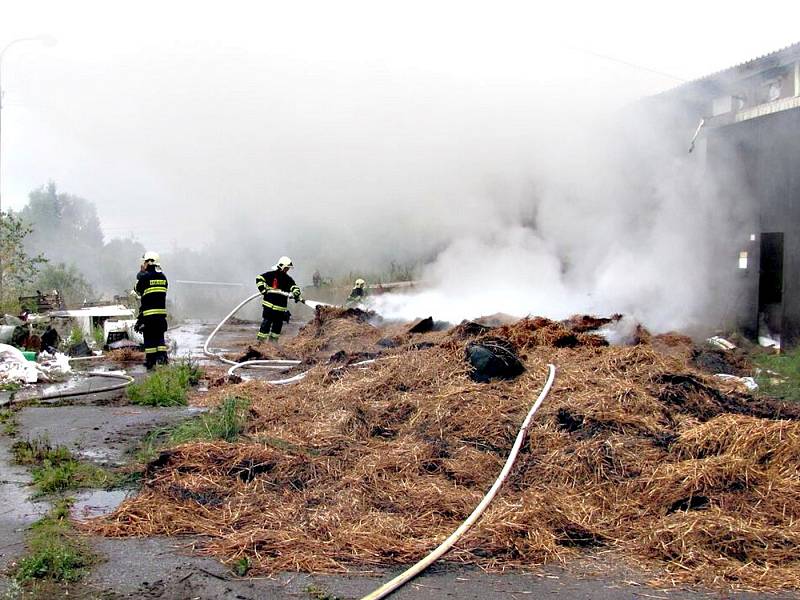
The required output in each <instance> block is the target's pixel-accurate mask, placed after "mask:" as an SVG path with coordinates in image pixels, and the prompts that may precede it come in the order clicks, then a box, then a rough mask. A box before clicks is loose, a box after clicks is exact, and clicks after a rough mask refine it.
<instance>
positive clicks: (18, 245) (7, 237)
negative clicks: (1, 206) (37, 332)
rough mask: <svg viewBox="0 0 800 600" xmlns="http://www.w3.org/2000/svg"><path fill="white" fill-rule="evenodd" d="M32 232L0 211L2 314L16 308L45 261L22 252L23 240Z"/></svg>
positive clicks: (0, 305) (21, 221) (9, 213)
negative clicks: (19, 299) (20, 297)
mask: <svg viewBox="0 0 800 600" xmlns="http://www.w3.org/2000/svg"><path fill="white" fill-rule="evenodd" d="M32 231H33V229H32V228H31V227H30V226H29V225H27V224H26V223H25V222H24V221H23V220H22V219H21V218H20V217H18V216H17V215H15V214H14V213H12V212H7V213H6V212H0V276H2V285H3V287H2V291H0V308H1V309H2V310H3V311H5V312H16V311H17V310H18V309H19V302H18V298H19V296H20V295H21V294H23V293H24V292H25V291H26V290H27V289H28V286H29V284H30V282H31V280H32V279H33V277H34V276H35V275H36V273H37V271H38V270H39V269H40V268H41V266H42V265H43V264H45V263H46V262H47V260H46V259H45V258H44V257H43V256H42V255H41V254H36V255H30V254H28V253H27V252H26V250H25V242H26V238H28V237H29V236H30V235H31V233H32Z"/></svg>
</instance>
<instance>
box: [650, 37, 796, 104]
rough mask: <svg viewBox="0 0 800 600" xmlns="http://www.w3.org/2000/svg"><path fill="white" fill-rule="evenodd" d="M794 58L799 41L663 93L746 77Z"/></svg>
mask: <svg viewBox="0 0 800 600" xmlns="http://www.w3.org/2000/svg"><path fill="white" fill-rule="evenodd" d="M796 59H800V42H796V43H794V44H790V45H789V46H785V47H783V48H781V49H779V50H775V51H774V52H770V53H769V54H764V55H762V56H759V57H756V58H752V59H750V60H748V61H745V62H743V63H739V64H737V65H734V66H732V67H728V68H727V69H722V70H720V71H716V72H714V73H710V74H708V75H704V76H703V77H698V78H697V79H693V80H691V81H687V82H686V83H682V84H680V85H678V86H676V87H674V88H670V89H669V90H667V91H665V92H663V93H665V94H669V93H672V92H677V91H684V90H686V88H690V87H696V86H700V85H703V84H705V83H712V82H720V81H729V80H733V79H741V78H743V77H747V76H748V75H752V74H754V73H757V72H759V71H763V70H765V69H768V68H771V67H777V66H780V65H782V64H785V63H786V62H788V61H791V60H796Z"/></svg>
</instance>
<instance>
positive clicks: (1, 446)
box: [0, 435, 50, 593]
mask: <svg viewBox="0 0 800 600" xmlns="http://www.w3.org/2000/svg"><path fill="white" fill-rule="evenodd" d="M12 443H13V440H12V439H10V438H9V437H7V436H4V435H0V593H3V592H5V590H6V589H7V586H8V579H7V578H6V577H5V576H4V575H3V573H5V571H6V570H7V569H8V567H9V565H10V564H11V563H12V562H13V561H14V560H16V558H17V557H18V556H20V555H21V554H22V552H23V551H24V549H25V530H26V529H27V528H28V526H29V525H30V524H31V523H33V522H34V521H36V520H37V519H39V518H40V517H41V516H43V515H44V514H45V513H46V512H47V511H48V510H49V509H50V506H49V504H47V503H46V502H33V501H31V500H30V498H29V497H30V488H29V487H28V485H29V484H30V482H31V476H30V473H28V471H27V469H25V468H24V467H20V466H17V465H13V464H12V463H11V445H12Z"/></svg>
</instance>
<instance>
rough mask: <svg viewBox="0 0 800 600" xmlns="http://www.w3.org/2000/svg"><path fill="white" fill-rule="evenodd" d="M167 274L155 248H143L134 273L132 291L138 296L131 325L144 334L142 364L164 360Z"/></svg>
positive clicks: (151, 364)
mask: <svg viewBox="0 0 800 600" xmlns="http://www.w3.org/2000/svg"><path fill="white" fill-rule="evenodd" d="M167 285H168V284H167V276H166V275H164V272H163V271H162V270H161V258H160V257H159V256H158V253H157V252H145V253H144V256H142V264H141V266H140V267H139V273H138V274H137V275H136V290H135V291H136V293H137V294H138V295H139V297H140V298H141V299H142V302H141V304H140V306H139V317H138V318H137V319H136V325H135V327H134V329H135V330H136V331H138V332H140V333H141V334H142V336H143V337H144V364H145V366H146V367H147V368H148V369H152V368H153V367H154V366H156V365H157V364H166V363H167V343H166V341H165V340H164V333H165V332H166V331H167Z"/></svg>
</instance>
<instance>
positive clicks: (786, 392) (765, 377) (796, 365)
mask: <svg viewBox="0 0 800 600" xmlns="http://www.w3.org/2000/svg"><path fill="white" fill-rule="evenodd" d="M753 361H754V362H755V363H756V365H757V366H758V367H759V368H760V369H761V372H760V373H759V374H758V375H757V376H756V383H758V391H759V393H760V394H763V395H766V396H771V397H773V398H779V399H781V400H786V401H789V402H800V348H798V349H796V350H792V351H791V352H787V353H786V354H766V353H764V354H758V355H756V356H754V357H753Z"/></svg>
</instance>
